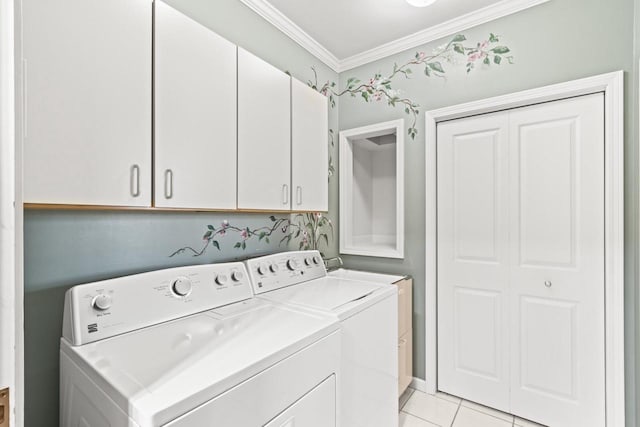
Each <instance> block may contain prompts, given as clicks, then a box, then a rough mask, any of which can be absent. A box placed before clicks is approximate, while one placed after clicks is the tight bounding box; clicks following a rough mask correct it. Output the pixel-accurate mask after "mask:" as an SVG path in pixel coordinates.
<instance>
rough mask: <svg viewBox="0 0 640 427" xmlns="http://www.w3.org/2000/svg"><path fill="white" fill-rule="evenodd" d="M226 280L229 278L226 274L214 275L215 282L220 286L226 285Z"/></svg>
mask: <svg viewBox="0 0 640 427" xmlns="http://www.w3.org/2000/svg"><path fill="white" fill-rule="evenodd" d="M228 281H229V278H228V277H227V275H226V274H218V276H217V277H216V283H217V284H218V285H220V286H224V285H226V284H227V282H228Z"/></svg>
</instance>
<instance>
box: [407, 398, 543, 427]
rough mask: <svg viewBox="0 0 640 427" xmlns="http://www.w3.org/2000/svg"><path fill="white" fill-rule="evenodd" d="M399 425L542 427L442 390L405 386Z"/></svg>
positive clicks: (410, 426) (408, 426)
mask: <svg viewBox="0 0 640 427" xmlns="http://www.w3.org/2000/svg"><path fill="white" fill-rule="evenodd" d="M400 427H544V426H542V425H540V424H536V423H532V422H531V421H527V420H523V419H521V418H518V417H514V416H513V415H510V414H506V413H504V412H500V411H496V410H495V409H491V408H487V407H485V406H482V405H478V404H477V403H473V402H469V401H466V400H462V399H460V398H458V397H455V396H451V395H448V394H445V393H438V394H436V395H435V396H432V395H430V394H426V393H423V392H421V391H417V390H413V389H408V390H407V392H405V394H403V395H402V397H401V398H400Z"/></svg>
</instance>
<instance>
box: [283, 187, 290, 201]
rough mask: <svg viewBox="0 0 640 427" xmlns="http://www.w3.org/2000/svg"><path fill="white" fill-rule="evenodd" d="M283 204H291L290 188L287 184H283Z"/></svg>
mask: <svg viewBox="0 0 640 427" xmlns="http://www.w3.org/2000/svg"><path fill="white" fill-rule="evenodd" d="M282 204H283V205H287V204H289V186H288V185H287V184H282Z"/></svg>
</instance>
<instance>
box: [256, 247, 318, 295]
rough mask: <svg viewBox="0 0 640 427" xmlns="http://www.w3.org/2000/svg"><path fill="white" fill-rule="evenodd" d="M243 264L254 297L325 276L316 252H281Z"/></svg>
mask: <svg viewBox="0 0 640 427" xmlns="http://www.w3.org/2000/svg"><path fill="white" fill-rule="evenodd" d="M245 263H246V265H247V270H248V272H249V276H250V277H251V284H252V285H253V292H254V293H255V294H256V295H259V294H262V293H265V292H269V291H274V290H276V289H280V288H284V287H287V286H291V285H296V284H298V283H302V282H306V281H308V280H312V279H318V278H320V277H324V276H326V275H327V270H326V268H325V266H324V261H323V260H322V257H321V256H320V252H318V251H291V252H282V253H278V254H273V255H266V256H262V257H258V258H252V259H250V260H247V261H245Z"/></svg>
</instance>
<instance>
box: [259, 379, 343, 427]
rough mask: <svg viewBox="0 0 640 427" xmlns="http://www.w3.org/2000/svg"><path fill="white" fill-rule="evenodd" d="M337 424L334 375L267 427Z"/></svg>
mask: <svg viewBox="0 0 640 427" xmlns="http://www.w3.org/2000/svg"><path fill="white" fill-rule="evenodd" d="M335 425H336V376H335V375H332V376H330V377H329V378H327V379H326V380H324V381H323V382H322V383H321V384H320V385H319V386H317V387H316V388H314V389H313V390H311V391H310V392H309V393H307V394H306V395H304V396H303V397H302V398H301V399H300V400H298V401H297V402H296V403H294V404H293V405H291V406H290V407H289V408H288V409H286V410H285V411H284V412H282V413H281V414H280V415H278V416H277V417H276V418H274V419H273V420H272V421H270V422H269V423H268V424H266V425H265V427H301V426H304V427H335Z"/></svg>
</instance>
